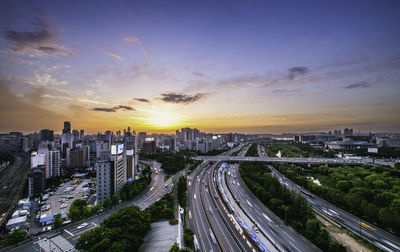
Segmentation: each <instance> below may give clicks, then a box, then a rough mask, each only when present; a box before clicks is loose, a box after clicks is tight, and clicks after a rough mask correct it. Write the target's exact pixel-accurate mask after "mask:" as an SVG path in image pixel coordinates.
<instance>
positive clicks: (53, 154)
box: [46, 150, 61, 178]
mask: <svg viewBox="0 0 400 252" xmlns="http://www.w3.org/2000/svg"><path fill="white" fill-rule="evenodd" d="M60 162H61V160H60V151H58V150H51V151H48V159H47V164H46V178H52V177H59V176H61V172H60Z"/></svg>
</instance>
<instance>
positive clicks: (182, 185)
mask: <svg viewBox="0 0 400 252" xmlns="http://www.w3.org/2000/svg"><path fill="white" fill-rule="evenodd" d="M176 188H177V195H178V202H179V205H180V206H181V207H183V208H186V202H187V196H186V190H187V185H186V177H184V176H180V177H179V179H178V181H177V182H176Z"/></svg>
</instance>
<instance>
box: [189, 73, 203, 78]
mask: <svg viewBox="0 0 400 252" xmlns="http://www.w3.org/2000/svg"><path fill="white" fill-rule="evenodd" d="M192 74H193V75H195V76H197V77H201V78H204V77H206V75H205V74H203V73H200V72H192Z"/></svg>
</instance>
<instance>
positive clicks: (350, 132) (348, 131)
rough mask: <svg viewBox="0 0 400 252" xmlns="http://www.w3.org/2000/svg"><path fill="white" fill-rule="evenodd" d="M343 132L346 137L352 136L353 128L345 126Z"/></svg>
mask: <svg viewBox="0 0 400 252" xmlns="http://www.w3.org/2000/svg"><path fill="white" fill-rule="evenodd" d="M343 134H344V136H345V137H348V136H352V135H353V129H349V128H345V129H344V130H343Z"/></svg>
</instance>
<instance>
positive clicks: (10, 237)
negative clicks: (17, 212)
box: [3, 228, 27, 246]
mask: <svg viewBox="0 0 400 252" xmlns="http://www.w3.org/2000/svg"><path fill="white" fill-rule="evenodd" d="M26 235H27V233H26V232H24V231H22V230H21V229H19V228H16V229H14V230H13V231H12V232H11V233H9V234H7V235H6V237H5V239H4V241H3V242H4V245H5V246H8V245H12V244H18V242H20V241H22V240H24V239H25V237H26Z"/></svg>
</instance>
